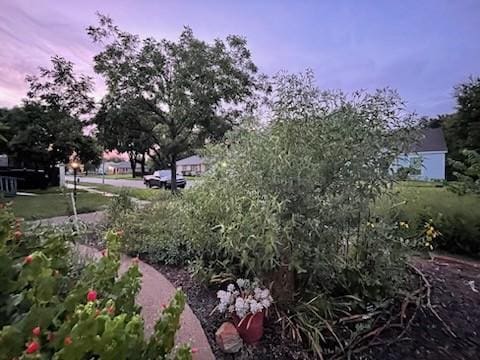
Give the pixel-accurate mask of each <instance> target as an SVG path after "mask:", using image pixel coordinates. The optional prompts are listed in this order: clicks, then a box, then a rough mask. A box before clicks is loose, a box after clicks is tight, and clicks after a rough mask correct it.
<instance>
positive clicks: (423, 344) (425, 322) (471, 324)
mask: <svg viewBox="0 0 480 360" xmlns="http://www.w3.org/2000/svg"><path fill="white" fill-rule="evenodd" d="M412 264H413V265H414V266H415V267H416V268H417V269H419V270H420V271H421V272H422V273H423V274H424V275H425V277H426V279H427V280H428V282H429V283H430V284H431V286H432V290H431V304H432V307H433V308H434V309H435V311H436V312H437V314H438V315H439V317H440V318H441V320H442V321H440V320H439V319H438V318H437V317H436V316H435V315H434V314H433V313H432V312H431V311H430V310H429V309H428V308H426V307H422V308H420V309H419V312H418V315H417V317H416V318H415V320H414V321H413V323H412V326H411V328H410V329H409V330H408V331H407V333H406V334H405V337H404V338H403V340H402V341H399V342H396V343H394V344H393V345H391V346H388V347H384V348H378V349H373V350H371V351H370V352H369V354H368V355H369V356H368V357H366V358H371V359H386V360H410V359H411V360H413V359H415V360H417V359H418V360H420V359H422V360H443V359H445V360H447V359H448V360H453V359H465V360H478V359H480V264H478V263H476V262H473V261H464V260H461V259H458V258H455V257H445V256H439V257H434V258H433V259H432V260H425V259H414V260H413V261H412ZM452 333H453V334H452ZM384 340H386V341H387V340H388V339H384Z"/></svg>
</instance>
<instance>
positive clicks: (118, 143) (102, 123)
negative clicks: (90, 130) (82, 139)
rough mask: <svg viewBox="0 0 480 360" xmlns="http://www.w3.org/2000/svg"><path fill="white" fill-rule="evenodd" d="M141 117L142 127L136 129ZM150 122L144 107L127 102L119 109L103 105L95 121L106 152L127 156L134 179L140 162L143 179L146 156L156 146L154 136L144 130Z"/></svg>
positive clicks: (99, 139) (114, 106)
mask: <svg viewBox="0 0 480 360" xmlns="http://www.w3.org/2000/svg"><path fill="white" fill-rule="evenodd" d="M140 118H141V119H142V123H143V126H135V124H137V121H138V122H140ZM147 120H148V114H142V112H141V106H136V104H135V103H130V102H128V101H125V102H123V103H122V104H121V105H120V106H116V105H115V104H113V105H112V104H108V103H106V102H104V103H103V104H102V105H101V107H100V110H99V111H98V112H97V114H96V116H95V117H94V118H93V123H94V124H95V125H96V129H97V138H98V141H99V142H100V143H101V144H102V145H103V146H104V148H105V150H109V151H112V150H117V151H119V152H122V153H127V154H128V157H129V160H130V165H131V168H132V176H133V177H135V175H136V174H135V169H136V165H137V163H140V165H141V171H142V176H143V175H144V173H145V163H146V155H147V154H148V153H149V150H150V149H151V147H152V146H153V143H152V137H151V136H150V134H149V133H147V132H146V131H145V130H144V129H145V127H146V126H147V125H146V122H147ZM132 125H133V126H132ZM151 126H152V125H150V127H151Z"/></svg>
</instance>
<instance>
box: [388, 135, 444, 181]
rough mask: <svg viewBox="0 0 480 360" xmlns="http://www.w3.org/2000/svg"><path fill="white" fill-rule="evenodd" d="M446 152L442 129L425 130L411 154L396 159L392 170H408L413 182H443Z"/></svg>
mask: <svg viewBox="0 0 480 360" xmlns="http://www.w3.org/2000/svg"><path fill="white" fill-rule="evenodd" d="M447 152H448V150H447V144H446V142H445V136H444V135H443V131H442V128H441V127H437V128H425V129H422V136H421V139H420V140H419V141H418V142H417V143H416V144H414V146H413V147H412V150H411V152H409V153H408V154H405V155H404V156H401V157H399V158H397V160H396V161H395V163H394V164H393V165H392V168H393V171H397V170H398V169H400V168H409V169H410V172H409V177H410V178H411V179H414V180H445V165H446V157H447Z"/></svg>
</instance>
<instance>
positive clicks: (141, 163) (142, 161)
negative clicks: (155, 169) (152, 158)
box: [140, 153, 145, 177]
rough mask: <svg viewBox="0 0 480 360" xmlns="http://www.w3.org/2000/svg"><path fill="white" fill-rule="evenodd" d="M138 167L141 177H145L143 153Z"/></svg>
mask: <svg viewBox="0 0 480 360" xmlns="http://www.w3.org/2000/svg"><path fill="white" fill-rule="evenodd" d="M140 166H141V169H142V170H141V171H142V177H144V176H145V153H143V154H142V159H141V160H140Z"/></svg>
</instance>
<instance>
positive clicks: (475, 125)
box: [432, 77, 480, 176]
mask: <svg viewBox="0 0 480 360" xmlns="http://www.w3.org/2000/svg"><path fill="white" fill-rule="evenodd" d="M455 98H456V101H457V111H456V112H455V113H453V114H450V115H441V116H440V117H438V118H437V119H435V120H434V121H433V122H432V123H433V126H438V125H439V124H440V125H441V126H442V128H443V130H444V133H445V138H446V141H447V146H448V157H449V159H451V160H452V162H449V165H448V167H447V170H448V174H449V176H452V175H453V172H454V171H455V170H456V171H458V169H455V168H454V167H453V165H452V164H454V163H455V162H458V161H460V162H461V161H465V160H466V157H465V156H464V150H465V149H467V150H473V151H477V152H479V151H480V77H477V78H471V79H469V80H468V81H467V82H465V83H462V84H460V85H458V86H457V87H456V88H455Z"/></svg>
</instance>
